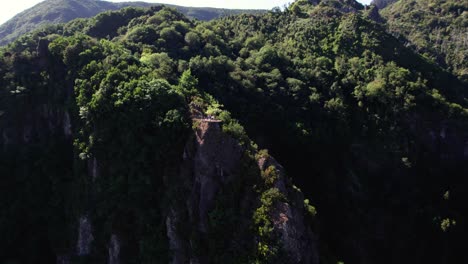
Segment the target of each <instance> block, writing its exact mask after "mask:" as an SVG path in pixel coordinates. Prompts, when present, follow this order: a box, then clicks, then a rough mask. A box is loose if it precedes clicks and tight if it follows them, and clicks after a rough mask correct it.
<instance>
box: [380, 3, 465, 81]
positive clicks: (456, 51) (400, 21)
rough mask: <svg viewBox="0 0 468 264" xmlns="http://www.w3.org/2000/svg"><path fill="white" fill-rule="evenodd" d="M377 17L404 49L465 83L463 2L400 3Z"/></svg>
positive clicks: (384, 10)
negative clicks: (415, 53)
mask: <svg viewBox="0 0 468 264" xmlns="http://www.w3.org/2000/svg"><path fill="white" fill-rule="evenodd" d="M374 2H375V1H374ZM381 14H382V16H383V17H384V18H385V19H386V20H387V23H388V28H389V31H390V32H391V33H392V34H393V35H395V36H399V37H403V39H402V40H403V41H405V42H406V45H408V46H411V47H412V48H413V49H414V50H416V51H417V52H419V53H420V54H422V55H424V56H425V57H427V58H430V59H432V60H434V61H435V62H437V63H438V64H439V65H441V66H442V67H444V68H446V69H448V70H450V71H452V72H453V73H455V74H456V75H458V76H459V77H460V78H462V79H464V80H465V81H466V80H468V57H467V56H468V2H467V1H459V0H400V1H398V2H395V3H393V4H391V5H389V6H387V7H386V8H384V9H383V10H381Z"/></svg>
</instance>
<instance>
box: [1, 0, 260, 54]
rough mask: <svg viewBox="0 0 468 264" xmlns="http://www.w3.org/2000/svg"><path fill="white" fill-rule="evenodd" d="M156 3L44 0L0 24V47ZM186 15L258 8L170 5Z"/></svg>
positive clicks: (197, 16)
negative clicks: (52, 27)
mask: <svg viewBox="0 0 468 264" xmlns="http://www.w3.org/2000/svg"><path fill="white" fill-rule="evenodd" d="M154 5H158V4H157V3H146V2H122V3H112V2H107V1H98V0H46V1H44V2H41V3H39V4H37V5H35V6H34V7H32V8H30V9H27V10H25V11H23V12H21V13H19V14H18V15H16V16H15V17H14V18H12V19H10V20H9V21H7V22H6V23H4V24H3V25H1V26H0V46H3V45H6V44H8V43H10V42H12V41H13V40H15V39H16V38H18V37H19V36H21V35H23V34H25V33H27V32H31V31H32V30H34V29H36V28H38V27H40V26H42V25H45V24H50V23H52V24H57V23H64V22H68V21H70V20H73V19H75V18H87V17H92V16H95V15H96V14H98V13H101V12H104V11H108V10H117V9H120V8H123V7H127V6H137V7H150V6H154ZM167 6H172V7H175V8H177V9H178V10H179V11H180V12H182V13H183V14H184V15H186V16H187V17H189V18H195V19H199V20H211V19H214V18H218V17H221V16H226V15H232V14H240V13H258V12H263V11H262V10H232V9H221V8H197V7H182V6H173V5H167Z"/></svg>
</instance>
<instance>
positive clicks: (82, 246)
mask: <svg viewBox="0 0 468 264" xmlns="http://www.w3.org/2000/svg"><path fill="white" fill-rule="evenodd" d="M93 240H94V237H93V229H92V226H91V221H90V220H89V218H88V217H87V216H82V217H81V218H80V221H79V227H78V241H77V245H76V255H78V256H87V255H89V254H90V252H91V244H92V242H93Z"/></svg>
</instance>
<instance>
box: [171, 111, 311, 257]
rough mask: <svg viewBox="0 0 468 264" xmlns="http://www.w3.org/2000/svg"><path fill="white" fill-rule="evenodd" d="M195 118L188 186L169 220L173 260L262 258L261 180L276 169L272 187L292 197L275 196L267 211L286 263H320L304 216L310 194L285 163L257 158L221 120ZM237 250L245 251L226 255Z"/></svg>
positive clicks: (184, 178)
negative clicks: (285, 168)
mask: <svg viewBox="0 0 468 264" xmlns="http://www.w3.org/2000/svg"><path fill="white" fill-rule="evenodd" d="M195 122H197V123H198V127H197V129H196V130H195V135H194V136H193V137H192V138H191V139H190V140H189V142H188V144H187V146H186V148H185V150H184V154H183V158H184V161H183V165H182V170H181V174H180V182H183V183H184V184H183V185H184V186H185V189H184V190H183V191H181V192H179V193H177V195H178V198H179V199H177V200H176V201H174V202H173V203H172V204H171V207H170V209H169V213H168V216H167V219H166V227H167V235H168V238H169V244H170V249H171V251H172V253H173V254H172V256H173V257H172V261H171V263H174V264H178V263H217V260H220V259H224V260H225V261H227V262H228V263H231V262H232V263H237V262H236V261H242V258H246V259H249V258H250V260H252V259H254V258H256V257H258V256H257V254H258V253H259V252H258V248H257V247H258V246H259V245H260V243H261V240H262V238H261V236H262V235H263V234H259V233H258V232H257V231H256V230H255V229H256V228H257V226H256V223H255V219H254V218H255V214H256V210H259V208H261V207H262V206H263V205H262V201H261V196H262V190H261V188H260V187H259V186H257V185H255V184H259V183H260V182H259V180H260V181H262V176H261V175H262V174H263V172H264V171H266V170H268V169H271V168H275V170H277V178H276V179H274V180H273V181H272V182H271V184H272V188H273V189H274V190H278V192H279V194H280V195H282V196H283V197H285V198H286V199H285V201H274V202H273V203H272V204H271V205H270V206H271V208H268V210H266V212H265V213H266V217H267V218H268V221H271V224H272V226H271V230H270V231H271V232H272V236H274V237H275V238H277V239H278V241H277V242H279V243H278V248H277V250H278V251H281V252H283V253H284V254H285V255H287V256H288V261H287V262H283V263H318V257H317V256H318V253H317V248H316V246H317V245H316V241H315V237H314V235H313V233H312V232H311V230H310V227H309V226H308V225H307V224H306V223H305V219H304V217H305V215H306V211H305V209H304V199H303V197H302V194H301V193H300V192H299V191H297V190H295V189H293V188H292V185H291V184H290V182H288V180H287V178H286V176H285V174H284V171H283V168H282V167H281V166H280V165H279V164H278V163H277V162H276V161H275V160H274V159H273V158H271V157H269V156H264V157H257V158H258V160H257V161H255V159H254V158H253V157H249V154H248V152H249V150H248V149H247V148H246V147H245V146H241V145H240V144H239V142H238V141H237V140H236V139H234V138H233V137H231V136H229V135H228V134H226V133H224V132H223V130H222V123H221V122H220V121H218V120H195ZM276 168H277V169H276ZM227 198H234V199H236V200H226V199H227ZM286 200H287V202H286ZM231 214H235V215H231ZM228 217H229V218H231V219H227V218H228ZM233 219H234V220H233ZM225 220H227V221H225ZM221 230H222V232H223V233H221V234H220V231H221ZM213 243H215V244H218V245H213ZM233 251H234V252H237V253H239V255H237V256H235V255H232V257H234V258H231V259H229V258H226V256H227V255H229V254H230V252H233ZM231 254H232V253H231ZM236 257H237V259H236ZM271 261H272V262H271V263H276V261H277V260H274V259H271ZM278 263H279V262H278Z"/></svg>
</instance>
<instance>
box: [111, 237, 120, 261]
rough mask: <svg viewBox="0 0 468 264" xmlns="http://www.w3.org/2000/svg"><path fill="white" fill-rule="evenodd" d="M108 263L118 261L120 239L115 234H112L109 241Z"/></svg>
mask: <svg viewBox="0 0 468 264" xmlns="http://www.w3.org/2000/svg"><path fill="white" fill-rule="evenodd" d="M108 263H109V264H119V263H120V241H119V237H118V236H117V235H115V234H112V236H111V239H110V243H109V262H108Z"/></svg>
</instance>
